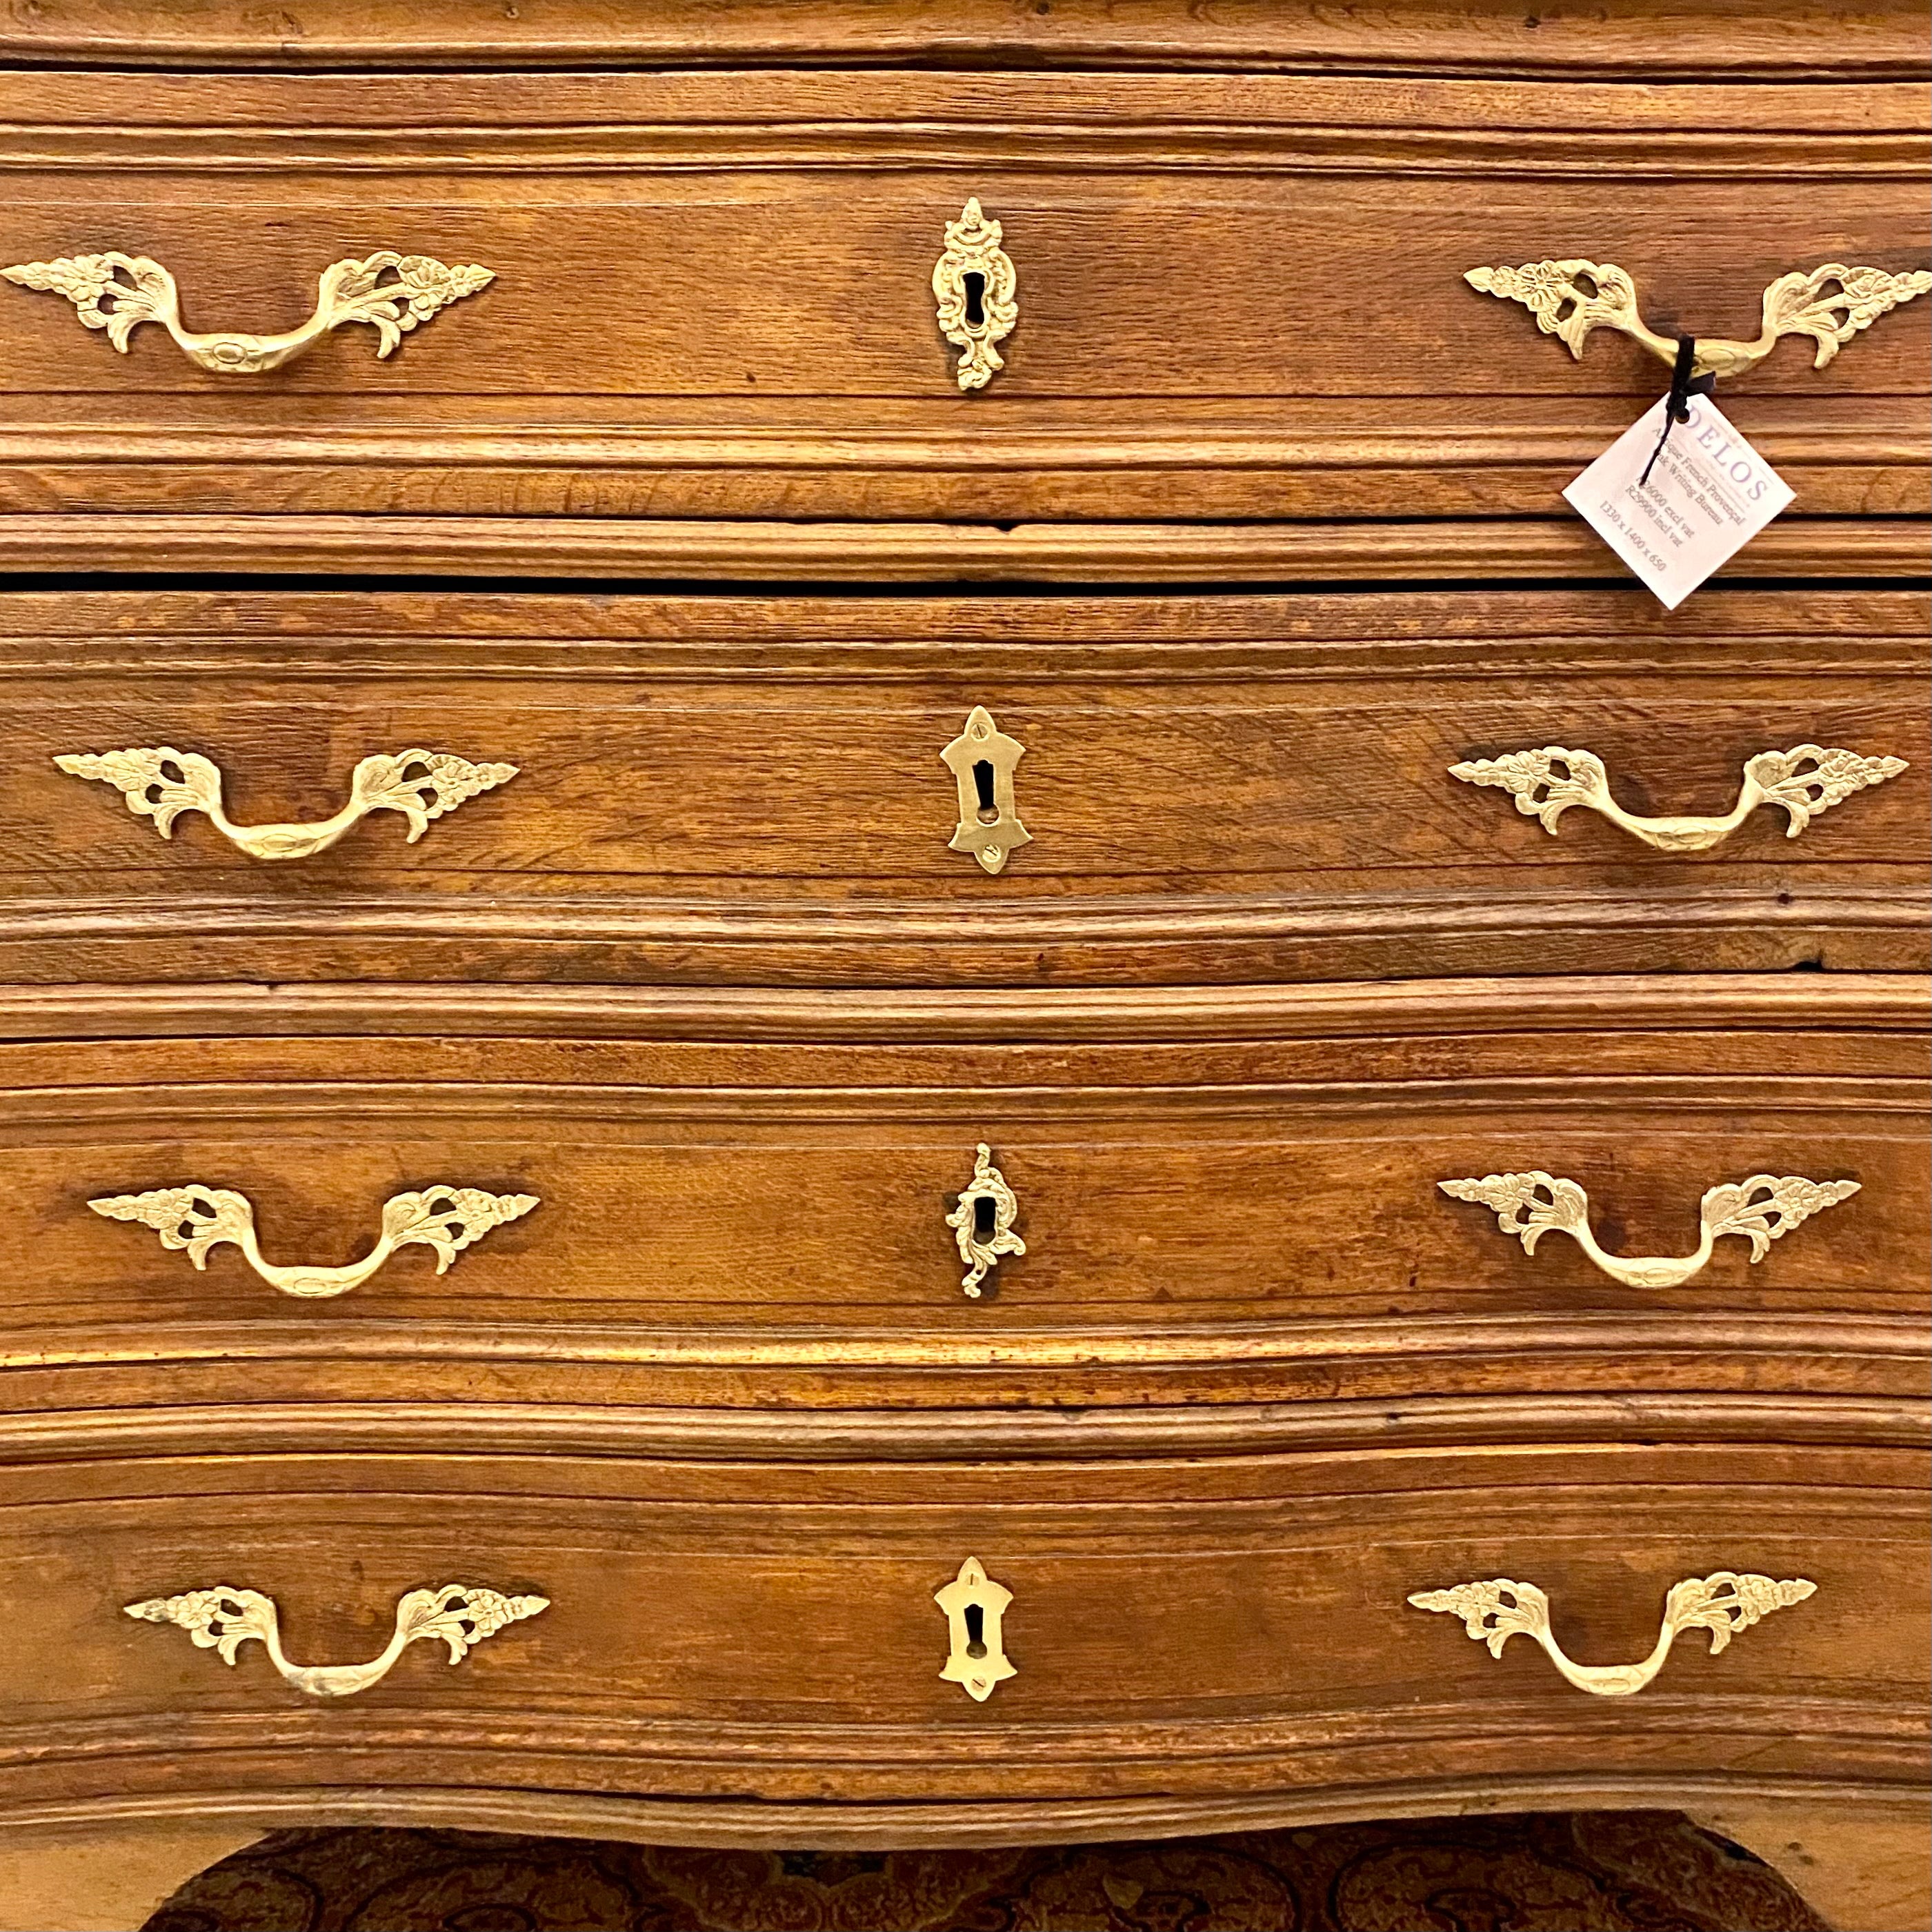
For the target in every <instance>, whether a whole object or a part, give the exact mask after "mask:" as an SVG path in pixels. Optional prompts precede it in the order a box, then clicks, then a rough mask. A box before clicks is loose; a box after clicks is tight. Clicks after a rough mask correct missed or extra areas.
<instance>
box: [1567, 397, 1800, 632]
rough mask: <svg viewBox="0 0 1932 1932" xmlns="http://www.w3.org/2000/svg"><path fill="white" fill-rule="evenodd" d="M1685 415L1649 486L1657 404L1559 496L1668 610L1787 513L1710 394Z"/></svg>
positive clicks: (1769, 476) (1770, 474) (1773, 474)
mask: <svg viewBox="0 0 1932 1932" xmlns="http://www.w3.org/2000/svg"><path fill="white" fill-rule="evenodd" d="M1690 410H1691V419H1690V421H1689V422H1680V423H1673V424H1672V425H1670V439H1669V440H1668V441H1667V442H1666V443H1665V444H1664V451H1663V454H1662V455H1660V456H1659V457H1658V459H1657V463H1656V466H1655V468H1654V469H1652V471H1651V472H1650V481H1649V482H1648V483H1641V482H1640V481H1638V478H1640V477H1641V476H1642V475H1643V470H1644V465H1645V464H1646V463H1649V461H1650V458H1651V452H1652V451H1653V450H1654V449H1656V448H1657V439H1658V437H1660V436H1661V435H1662V434H1663V433H1664V401H1658V404H1656V405H1655V407H1653V408H1651V409H1649V410H1646V411H1645V412H1644V413H1643V415H1642V416H1640V417H1638V418H1637V421H1636V422H1634V423H1632V424H1631V426H1630V428H1628V429H1627V430H1625V431H1624V433H1623V434H1622V436H1620V437H1618V438H1617V440H1616V442H1615V443H1612V444H1611V445H1610V448H1609V449H1607V450H1605V451H1604V453H1603V455H1601V456H1600V457H1598V458H1597V460H1596V461H1595V462H1594V463H1592V464H1591V465H1590V466H1589V469H1586V470H1585V471H1584V472H1583V475H1580V477H1578V478H1577V480H1576V481H1575V482H1574V483H1573V484H1571V486H1570V487H1569V488H1568V489H1567V490H1565V491H1564V495H1565V497H1567V498H1568V499H1569V502H1570V505H1571V508H1573V509H1574V510H1575V511H1576V512H1577V514H1578V515H1579V516H1580V517H1582V518H1583V520H1584V521H1585V522H1586V523H1588V524H1589V526H1590V527H1591V528H1592V529H1593V530H1595V532H1596V533H1597V534H1598V535H1599V536H1600V537H1601V538H1603V540H1604V542H1606V543H1607V544H1609V545H1610V547H1611V549H1613V550H1615V551H1616V553H1617V554H1618V556H1620V557H1622V559H1623V560H1624V561H1625V563H1627V564H1628V565H1629V566H1630V567H1631V569H1632V570H1633V571H1635V572H1636V573H1637V575H1638V576H1639V577H1641V578H1642V579H1643V581H1644V582H1645V583H1647V584H1648V585H1649V586H1650V588H1651V589H1652V590H1654V591H1655V592H1656V593H1657V595H1658V598H1660V599H1661V601H1662V602H1663V603H1664V605H1665V606H1666V607H1667V608H1668V609H1670V610H1676V608H1677V607H1678V605H1679V604H1681V603H1682V602H1683V601H1684V600H1685V598H1687V597H1688V596H1689V595H1690V594H1691V592H1692V591H1694V590H1695V589H1697V586H1698V585H1699V584H1700V583H1703V581H1704V580H1705V578H1706V577H1709V575H1710V574H1711V573H1712V571H1714V570H1715V569H1716V568H1718V566H1719V565H1721V564H1723V563H1725V562H1728V561H1729V560H1730V559H1731V558H1732V557H1733V556H1736V554H1737V553H1738V552H1739V550H1742V549H1743V547H1745V544H1748V543H1749V542H1750V541H1751V538H1753V537H1754V536H1756V535H1757V533H1758V532H1759V531H1760V530H1761V529H1763V528H1764V526H1765V525H1766V523H1769V522H1770V521H1771V520H1772V517H1775V516H1776V515H1777V514H1778V511H1781V510H1782V509H1784V508H1787V507H1788V506H1789V505H1790V502H1791V500H1792V494H1793V493H1792V490H1791V488H1790V485H1789V484H1787V483H1786V481H1784V478H1783V477H1781V476H1780V475H1778V472H1777V471H1776V470H1775V469H1772V466H1771V465H1770V464H1769V463H1767V462H1766V461H1765V460H1764V458H1763V457H1761V456H1760V455H1759V454H1758V453H1757V451H1756V450H1754V449H1752V447H1751V445H1750V444H1749V443H1747V442H1745V440H1744V438H1743V437H1741V436H1740V435H1739V434H1738V433H1737V431H1736V430H1734V429H1733V428H1732V427H1731V426H1730V424H1729V423H1728V422H1726V421H1725V420H1724V413H1723V411H1722V410H1720V409H1719V408H1718V406H1717V404H1715V403H1714V402H1712V400H1711V399H1710V398H1709V396H1693V397H1692V398H1691V402H1690Z"/></svg>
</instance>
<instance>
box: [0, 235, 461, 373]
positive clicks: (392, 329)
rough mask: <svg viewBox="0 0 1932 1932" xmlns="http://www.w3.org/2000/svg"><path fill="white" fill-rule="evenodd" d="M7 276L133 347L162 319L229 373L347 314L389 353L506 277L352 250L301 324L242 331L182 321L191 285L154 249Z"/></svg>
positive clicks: (270, 361)
mask: <svg viewBox="0 0 1932 1932" xmlns="http://www.w3.org/2000/svg"><path fill="white" fill-rule="evenodd" d="M0 277H4V278H5V279H6V280H7V281H10V282H17V283H18V284H20V287H22V288H23V289H44V290H48V291H49V293H52V294H54V295H57V296H66V298H67V299H68V301H69V302H72V303H73V305H74V309H75V312H76V313H77V314H78V315H79V316H80V319H81V320H82V322H83V323H85V324H86V326H87V327H88V328H89V329H104V330H106V331H107V339H108V341H110V342H111V343H113V345H114V346H115V348H116V349H118V350H120V352H121V354H122V355H126V354H127V338H128V337H129V336H130V335H133V332H134V331H135V330H136V329H139V327H140V326H141V325H142V323H144V322H157V323H160V325H161V326H162V327H163V329H166V331H167V332H168V333H169V335H172V337H173V338H174V339H175V342H176V344H178V346H179V347H180V349H181V353H183V354H184V356H187V359H188V360H189V361H190V362H192V363H193V364H194V365H196V368H202V369H211V370H212V371H214V373H215V374H217V375H221V376H259V375H260V374H263V371H266V370H269V369H279V368H281V366H282V365H283V364H284V362H293V361H294V360H295V359H296V357H297V356H299V355H301V354H302V353H303V352H304V351H305V350H307V349H308V347H309V345H310V344H311V343H314V342H318V341H320V340H321V339H322V338H323V336H325V335H327V334H328V333H329V331H330V330H331V329H340V328H341V326H343V324H344V323H347V322H364V323H368V325H369V326H370V327H371V329H374V330H375V332H376V333H377V336H378V337H379V338H380V341H378V342H377V345H376V353H377V356H378V358H383V357H386V356H389V354H390V353H392V351H393V350H395V347H396V345H397V344H398V343H399V342H401V341H402V339H403V337H404V334H405V332H407V331H408V330H410V329H414V328H416V327H417V326H419V324H420V323H425V322H427V321H428V320H429V319H430V318H431V317H432V316H433V315H434V314H436V313H437V311H438V310H439V309H443V308H448V307H449V305H450V304H451V303H452V302H460V301H461V300H462V299H463V297H464V296H469V295H474V294H475V293H476V291H477V290H478V289H480V288H482V287H484V286H485V285H486V284H488V283H490V282H493V281H495V280H496V272H495V271H494V270H493V269H479V268H477V267H476V266H474V265H473V264H467V265H461V266H458V267H456V268H453V269H452V268H451V267H449V266H447V265H446V263H442V262H439V261H437V260H434V258H433V257H430V256H428V255H399V254H397V253H396V252H395V250H394V249H392V248H385V249H383V251H381V252H380V253H379V254H374V255H367V256H365V257H363V258H362V260H360V261H358V260H356V258H355V257H353V256H351V257H348V258H347V260H344V261H340V262H332V263H330V264H329V266H328V267H327V268H326V269H323V272H322V276H321V280H320V284H319V286H318V287H317V291H316V299H315V313H314V314H313V315H312V316H311V317H309V319H308V321H306V322H305V323H303V324H302V326H301V327H300V328H299V329H290V330H289V331H288V332H287V333H286V334H285V335H242V334H241V333H240V332H238V331H235V330H223V331H222V332H219V333H217V334H214V335H198V334H196V333H195V332H193V331H191V330H189V329H184V328H183V327H182V326H181V291H180V290H178V288H177V287H175V278H174V277H173V276H172V275H169V273H168V272H167V270H166V269H164V268H163V267H162V266H161V265H160V263H158V262H155V261H151V260H149V259H148V257H146V256H145V255H124V254H121V253H120V252H119V251H118V250H116V251H110V252H109V253H107V254H101V255H63V256H62V257H60V258H59V259H58V260H55V261H52V262H20V263H15V265H14V266H13V267H12V268H10V269H0ZM384 278H388V279H384Z"/></svg>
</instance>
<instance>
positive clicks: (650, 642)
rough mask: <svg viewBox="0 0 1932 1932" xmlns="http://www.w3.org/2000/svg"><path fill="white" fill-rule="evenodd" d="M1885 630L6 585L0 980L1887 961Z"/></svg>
mask: <svg viewBox="0 0 1932 1932" xmlns="http://www.w3.org/2000/svg"><path fill="white" fill-rule="evenodd" d="M82 346H83V347H86V345H85V344H83V345H82ZM1928 631H1932V607H1928V604H1927V601H1926V599H1925V598H1924V596H1923V595H1921V594H1919V593H1913V592H1908V593H1891V592H1845V593H1829V594H1828V593H1819V592H1790V593H1774V594H1763V593H1757V592H1752V593H1736V592H1731V593H1727V594H1726V595H1724V596H1722V597H1718V596H1715V595H1713V596H1712V597H1710V598H1700V599H1699V600H1697V601H1694V603H1693V604H1691V605H1690V606H1688V607H1687V608H1686V609H1685V610H1682V611H1681V612H1679V613H1676V615H1675V616H1664V615H1663V614H1661V613H1658V612H1656V611H1655V610H1652V609H1651V608H1649V607H1647V600H1646V602H1645V603H1644V604H1640V603H1639V602H1638V601H1637V599H1635V598H1632V597H1631V596H1629V595H1621V594H1613V593H1604V592H1597V593H1577V592H1521V591H1503V592H1485V593H1482V594H1480V595H1476V594H1465V595H1443V594H1439V593H1438V594H1405V595H1355V596H1349V595H1334V596H1305V595H1304V596H1274V597H1226V598H1214V599H1205V598H1178V597H1175V598H1154V597H1149V598H1139V597H1135V598H1073V599H1061V598H1012V599H1006V600H1001V599H998V598H992V597H989V596H985V595H980V596H954V597H947V598H910V599H902V600H901V599H872V598H855V599H849V600H844V599H835V598H781V597H769V598H725V599H721V600H716V601H713V600H708V599H703V598H661V597H653V596H646V595H639V596H637V597H634V598H600V599H596V600H589V599H585V598H562V597H526V598H489V599H469V598H463V597H460V596H426V595H395V594H389V595H384V594H380V593H366V592H357V593H350V594H343V593H338V594H334V595H327V596H317V595H285V596H276V595H267V594H263V593H259V592H249V593H246V594H245V595H233V594H230V595H214V594H208V593H193V592H160V593H153V594H149V593H132V592H98V593H89V594H85V595H73V594H68V593H63V594H62V595H59V596H57V597H56V596H48V595H24V596H20V597H16V598H10V599H9V600H7V602H6V604H5V605H0V678H4V680H5V687H6V691H7V703H5V705H4V706H0V835H4V837H5V841H6V849H7V852H8V853H9V856H10V863H9V865H7V867H5V868H4V870H0V978H4V980H6V981H8V982H12V983H21V982H28V983H31V982H34V981H46V980H52V981H55V982H65V981H68V980H76V979H78V980H84V981H88V982H101V981H115V980H196V979H199V978H201V977H215V978H236V979H243V980H264V981H269V982H272V983H288V982H290V981H298V980H331V979H363V978H372V979H380V980H396V981H401V982H419V981H424V980H449V979H455V980H475V979H495V980H530V979H549V980H556V979H562V980H586V981H593V982H601V981H607V980H611V979H613V978H615V979H618V980H624V979H643V980H651V979H670V980H679V981H690V980H705V979H709V980H727V981H735V982H737V983H745V984H757V983H767V984H768V983H772V981H774V980H802V981H803V982H805V983H810V984H820V985H823V984H826V983H839V982H841V981H842V982H846V983H855V984H861V985H880V984H891V983H898V984H906V983H914V984H917V983H925V984H935V983H937V984H945V983H955V984H957V983H974V982H977V983H981V984H989V985H1029V984H1034V983H1038V982H1039V981H1040V980H1042V979H1046V980H1049V981H1051V982H1057V983H1071V982H1079V981H1088V982H1096V981H1097V982H1101V983H1121V982H1123V981H1140V982H1148V981H1154V982H1165V983H1171V984H1187V983H1201V982H1205V981H1212V980H1231V981H1244V980H1245V981H1255V980H1264V981H1265V980H1272V979H1291V980H1319V979H1376V978H1381V977H1385V976H1412V975H1433V974H1479V975H1480V974H1500V975H1506V976H1514V975H1519V974H1547V973H1556V974H1562V973H1574V972H1616V971H1632V970H1669V971H1679V972H1701V971H1712V970H1722V969H1733V970H1735V969H1739V968H1782V967H1786V966H1790V965H1798V964H1801V963H1804V964H1817V963H1820V962H1823V963H1825V964H1828V965H1832V966H1835V967H1845V968H1888V969H1889V968H1906V967H1911V966H1913V965H1918V964H1921V963H1922V962H1924V959H1925V958H1926V956H1927V954H1926V932H1927V916H1926V910H1925V906H1924V868H1925V865H1927V862H1928V859H1932V810H1928V808H1927V783H1928V780H1932V736H1928V733H1927V718H1926V715H1925V708H1924V702H1923V692H1924V681H1925V676H1926V673H1927V667H1928V659H1927V645H1926V634H1927V632H1928ZM1565 747H1568V749H1565ZM117 794H118V795H117ZM345 795H346V796H347V801H348V802H347V803H346V804H345V802H344V799H345ZM399 820H400V821H401V822H398V821H399ZM358 821H360V822H358ZM432 821H434V822H432ZM157 832H159V833H160V834H163V836H157ZM1552 834H1554V835H1552ZM263 860H274V861H278V862H274V863H263V862H262V861H263ZM979 1138H980V1135H979V1134H978V1133H977V1132H975V1133H973V1134H972V1135H971V1137H970V1138H969V1139H968V1146H969V1148H970V1147H971V1145H972V1144H973V1142H974V1141H977V1139H979ZM197 1178H198V1177H197Z"/></svg>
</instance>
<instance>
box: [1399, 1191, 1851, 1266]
mask: <svg viewBox="0 0 1932 1932" xmlns="http://www.w3.org/2000/svg"><path fill="white" fill-rule="evenodd" d="M1436 1185H1437V1186H1438V1187H1440V1188H1441V1189H1442V1191H1443V1193H1445V1194H1447V1195H1449V1196H1452V1197H1453V1198H1454V1199H1456V1200H1458V1201H1479V1202H1481V1203H1482V1205H1484V1207H1485V1208H1494V1209H1495V1210H1496V1226H1498V1227H1499V1228H1500V1229H1502V1231H1503V1232H1504V1233H1505V1235H1515V1236H1516V1237H1517V1238H1518V1239H1519V1240H1520V1241H1521V1242H1522V1243H1523V1253H1525V1254H1526V1255H1533V1254H1535V1252H1536V1244H1537V1243H1538V1241H1541V1240H1542V1238H1544V1235H1547V1234H1548V1233H1550V1232H1551V1230H1552V1229H1554V1230H1555V1231H1556V1233H1558V1234H1559V1235H1568V1236H1569V1237H1570V1238H1571V1240H1572V1241H1574V1242H1575V1243H1576V1244H1577V1246H1578V1247H1580V1248H1581V1249H1582V1250H1583V1252H1584V1253H1586V1255H1588V1256H1589V1257H1590V1259H1591V1260H1592V1261H1593V1262H1595V1263H1596V1265H1598V1267H1599V1268H1601V1269H1602V1270H1603V1271H1604V1274H1607V1275H1608V1276H1609V1277H1610V1279H1611V1280H1613V1281H1620V1282H1622V1283H1623V1284H1624V1286H1625V1287H1626V1288H1676V1287H1678V1286H1681V1285H1682V1283H1685V1282H1687V1281H1688V1280H1690V1279H1691V1277H1692V1276H1693V1275H1694V1274H1696V1273H1697V1271H1698V1270H1699V1269H1700V1268H1702V1267H1703V1265H1704V1264H1705V1263H1706V1262H1707V1261H1709V1259H1711V1250H1712V1247H1713V1246H1714V1245H1715V1243H1716V1241H1717V1239H1718V1236H1719V1235H1742V1237H1743V1238H1745V1240H1746V1241H1748V1242H1750V1244H1751V1259H1752V1260H1753V1261H1754V1262H1761V1261H1763V1259H1764V1258H1765V1256H1766V1255H1767V1254H1769V1253H1770V1252H1771V1244H1772V1242H1773V1241H1776V1240H1777V1239H1778V1237H1779V1236H1780V1235H1788V1234H1789V1233H1790V1232H1791V1231H1792V1229H1793V1228H1795V1227H1796V1226H1799V1223H1801V1222H1805V1221H1808V1220H1810V1219H1811V1217H1812V1216H1813V1215H1814V1214H1821V1213H1823V1211H1824V1210H1825V1209H1826V1208H1832V1207H1835V1206H1836V1205H1838V1203H1839V1202H1841V1201H1846V1200H1849V1199H1850V1198H1851V1197H1852V1196H1853V1195H1854V1194H1855V1193H1857V1192H1858V1183H1857V1182H1856V1181H1807V1180H1805V1178H1804V1177H1803V1176H1802V1175H1784V1177H1782V1178H1780V1177H1779V1176H1778V1175H1770V1174H1754V1175H1752V1176H1751V1178H1750V1179H1749V1180H1748V1181H1723V1182H1721V1183H1720V1184H1718V1186H1717V1187H1712V1188H1708V1189H1706V1190H1705V1194H1704V1198H1703V1200H1702V1201H1701V1202H1699V1204H1698V1209H1697V1225H1698V1235H1697V1250H1696V1252H1695V1253H1692V1254H1688V1255H1685V1256H1682V1258H1681V1259H1680V1258H1679V1257H1677V1256H1656V1257H1646V1258H1645V1259H1630V1258H1627V1257H1625V1256H1621V1255H1607V1254H1606V1253H1604V1251H1603V1250H1602V1249H1601V1248H1600V1247H1598V1245H1597V1238H1596V1236H1595V1235H1593V1234H1592V1233H1591V1232H1590V1201H1589V1196H1588V1195H1586V1193H1584V1192H1583V1189H1582V1188H1581V1187H1580V1186H1578V1184H1577V1183H1576V1182H1575V1181H1560V1180H1559V1179H1558V1178H1556V1176H1555V1175H1550V1174H1545V1173H1544V1172H1543V1171H1542V1170H1541V1169H1540V1168H1539V1169H1533V1170H1532V1172H1529V1173H1528V1174H1486V1175H1484V1177H1483V1178H1482V1179H1481V1180H1480V1181H1438V1182H1437V1183H1436Z"/></svg>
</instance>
